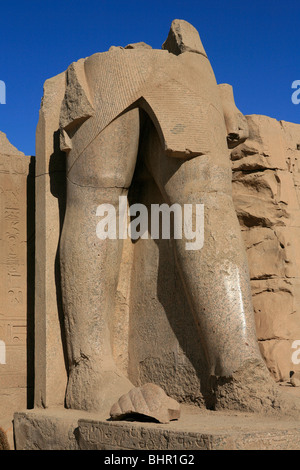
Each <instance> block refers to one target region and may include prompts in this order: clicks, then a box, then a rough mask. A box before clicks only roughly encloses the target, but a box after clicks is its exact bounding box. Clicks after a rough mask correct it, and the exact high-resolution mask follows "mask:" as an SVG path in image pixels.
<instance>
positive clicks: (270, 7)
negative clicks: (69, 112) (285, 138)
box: [0, 0, 300, 155]
mask: <svg viewBox="0 0 300 470" xmlns="http://www.w3.org/2000/svg"><path fill="white" fill-rule="evenodd" d="M0 8H1V9H0V46H1V51H0V80H3V81H5V83H6V87H7V98H6V99H7V104H6V105H0V130H1V131H3V132H5V133H6V134H7V136H8V138H9V140H10V141H11V142H12V143H13V144H14V145H15V146H16V147H18V148H19V150H22V151H23V152H25V153H26V154H28V155H34V154H35V128H36V124H37V121H38V111H39V106H40V100H41V97H42V94H43V83H44V81H45V80H46V79H47V78H49V77H52V76H54V75H56V74H58V73H60V72H62V71H63V70H65V69H66V68H67V67H68V65H69V64H70V63H71V62H73V61H75V60H78V59H79V58H81V57H87V56H89V55H91V54H93V53H95V52H103V51H105V50H107V49H108V48H109V47H110V46H111V45H121V46H125V45H127V44H128V43H130V42H138V41H144V42H146V43H148V44H150V45H151V46H152V47H154V48H160V47H161V44H162V43H163V42H164V40H165V39H166V37H167V34H168V31H169V28H170V24H171V22H172V20H173V19H175V18H179V19H185V20H187V21H189V22H190V23H192V24H193V25H194V26H195V27H196V28H197V29H198V31H199V33H200V36H201V39H202V42H203V44H204V47H205V49H206V51H207V53H208V56H209V58H210V60H211V63H212V66H213V68H214V72H215V75H216V78H217V81H218V83H225V82H226V83H230V84H232V85H233V87H234V93H235V98H236V103H237V106H238V107H239V108H240V110H241V111H242V112H243V113H244V114H265V115H268V116H271V117H274V118H276V119H283V120H286V121H291V122H296V123H300V104H299V105H294V104H292V101H291V94H292V91H293V90H292V89H291V84H292V82H293V81H294V80H300V47H299V46H300V4H299V0H260V1H259V0H250V1H245V2H244V1H242V0H223V1H221V0H210V1H207V0H205V1H204V0H185V1H181V0H152V1H148V2H145V1H143V0H139V1H137V0H126V1H117V0H51V1H50V0H27V1H25V0H24V1H20V0H19V1H16V0H9V1H7V0H0Z"/></svg>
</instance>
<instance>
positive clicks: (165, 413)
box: [110, 383, 180, 423]
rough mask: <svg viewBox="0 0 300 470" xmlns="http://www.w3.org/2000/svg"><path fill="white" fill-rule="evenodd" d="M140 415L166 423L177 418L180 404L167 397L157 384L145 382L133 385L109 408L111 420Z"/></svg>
mask: <svg viewBox="0 0 300 470" xmlns="http://www.w3.org/2000/svg"><path fill="white" fill-rule="evenodd" d="M133 415H141V416H140V417H141V418H142V417H143V418H145V417H149V418H154V419H156V420H157V421H159V422H160V423H168V422H169V421H171V420H174V419H179V417H180V405H179V403H177V401H176V400H174V399H173V398H170V397H168V395H166V393H165V392H164V391H163V389H162V388H160V387H159V386H158V385H155V384H153V383H147V384H145V385H143V386H142V387H135V388H133V389H132V390H130V391H129V392H128V393H126V394H125V395H122V396H121V397H120V399H119V400H118V402H117V403H115V404H114V405H113V406H112V408H111V410H110V416H111V418H112V419H113V420H122V419H127V418H130V417H133Z"/></svg>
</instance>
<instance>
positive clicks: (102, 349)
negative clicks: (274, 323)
mask: <svg viewBox="0 0 300 470" xmlns="http://www.w3.org/2000/svg"><path fill="white" fill-rule="evenodd" d="M60 134H61V135H60V139H61V149H62V150H63V151H65V152H66V153H67V208H66V215H65V219H64V225H63V231H62V238H61V247H60V263H61V266H60V267H61V277H62V294H63V306H64V314H65V331H66V342H67V352H68V362H69V379H68V386H67V393H66V404H67V407H69V408H75V409H85V410H103V409H109V408H110V407H111V405H113V403H114V402H115V401H116V400H117V399H118V398H119V397H120V396H121V395H122V394H124V393H126V392H128V391H129V390H130V389H131V388H132V387H133V385H132V383H131V382H130V381H129V379H128V377H126V376H125V375H124V374H123V373H122V372H121V371H120V370H119V369H118V368H117V366H116V364H115V362H114V359H113V354H112V312H113V311H114V304H115V296H116V289H117V282H118V276H119V267H120V262H121V255H122V244H123V240H122V239H119V238H117V239H109V238H106V239H103V240H100V239H99V238H97V235H96V228H95V226H96V223H95V213H96V208H97V206H99V205H100V204H110V205H113V206H114V207H115V209H116V213H117V214H118V208H119V197H120V196H127V194H128V191H129V189H130V186H131V183H132V179H133V175H134V171H135V168H136V163H137V158H138V155H141V156H142V157H141V158H142V165H144V166H145V167H146V169H147V171H148V172H149V173H150V175H151V176H152V178H153V179H154V181H155V183H156V185H157V187H158V188H159V191H160V193H161V196H162V198H163V199H164V202H165V203H166V204H169V205H172V204H180V205H181V206H183V205H184V204H203V205H204V214H205V216H204V223H205V225H204V227H205V228H204V245H203V248H202V249H201V250H194V251H193V250H186V240H185V238H184V237H183V238H182V239H176V240H174V244H173V245H174V257H175V259H176V264H177V266H178V269H179V272H180V277H181V281H182V286H183V292H184V295H186V297H187V299H188V301H189V304H190V307H191V310H192V312H193V316H194V322H195V328H197V330H198V332H199V335H200V337H201V342H202V344H203V347H204V350H205V355H206V360H207V374H208V376H209V377H210V378H211V393H212V394H213V395H214V406H215V408H216V409H218V408H222V407H224V408H235V409H244V410H252V411H260V410H261V409H262V407H264V406H266V407H268V406H269V407H270V408H272V407H273V408H274V407H276V406H277V405H276V404H275V405H274V403H275V402H276V391H275V387H274V383H273V381H272V379H271V377H270V374H269V372H268V370H267V368H266V366H265V364H264V362H263V360H262V358H261V355H260V352H259V349H258V343H257V339H256V332H255V324H254V315H253V307H252V301H251V292H250V286H249V274H248V266H247V259H246V253H245V249H244V245H243V241H242V238H241V232H240V226H239V223H238V220H237V217H236V213H235V210H234V207H233V202H232V195H231V164H230V154H229V149H228V148H233V147H234V146H236V145H239V144H240V143H241V142H243V141H244V140H245V139H246V138H247V136H248V130H247V123H246V120H245V118H244V117H243V116H242V114H241V113H240V112H239V111H238V109H237V108H236V107H235V105H234V101H233V96H232V90H231V87H229V86H228V85H219V86H218V85H217V83H216V80H215V77H214V73H213V70H212V68H211V65H210V62H209V60H208V58H207V55H206V53H205V50H204V48H203V45H202V43H201V40H200V38H199V34H198V32H197V31H196V30H195V29H194V28H193V27H192V26H191V25H190V24H188V23H186V22H185V21H179V20H175V21H174V22H173V23H172V26H171V30H170V33H169V36H168V38H167V40H166V42H165V43H164V45H163V49H162V50H153V49H151V48H150V47H149V46H147V45H145V44H144V43H138V44H136V45H134V44H132V45H130V46H127V48H125V49H123V48H118V47H113V48H111V49H110V50H109V51H108V52H104V53H99V54H94V55H93V56H91V57H89V58H87V59H81V60H80V61H78V62H76V63H73V64H71V65H70V67H69V69H68V71H67V86H66V92H65V97H64V100H63V102H62V106H61V114H60ZM199 393H200V391H199ZM278 406H279V405H278Z"/></svg>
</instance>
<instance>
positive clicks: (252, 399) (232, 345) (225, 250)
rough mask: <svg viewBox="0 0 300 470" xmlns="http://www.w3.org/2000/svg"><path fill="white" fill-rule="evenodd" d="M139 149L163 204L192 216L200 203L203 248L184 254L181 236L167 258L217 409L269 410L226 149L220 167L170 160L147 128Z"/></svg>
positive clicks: (205, 161)
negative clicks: (173, 264)
mask: <svg viewBox="0 0 300 470" xmlns="http://www.w3.org/2000/svg"><path fill="white" fill-rule="evenodd" d="M142 151H143V154H144V156H145V159H146V164H147V167H148V169H149V170H150V172H151V173H152V175H153V177H154V179H155V181H156V183H157V185H158V186H159V188H160V191H161V193H162V195H163V197H164V199H165V202H166V203H167V204H170V205H172V204H174V203H177V204H180V205H181V207H182V208H183V207H184V204H193V205H194V208H193V209H194V212H195V205H196V204H204V214H205V215H204V244H203V247H202V248H201V249H200V250H187V249H186V248H187V246H186V243H187V242H188V241H189V240H187V239H185V237H184V236H183V238H182V239H177V240H174V252H175V257H176V261H177V265H178V268H179V271H180V274H181V278H182V283H183V287H184V290H185V293H186V296H187V298H188V300H189V302H190V305H191V308H192V311H193V313H194V318H195V322H196V324H197V326H198V328H199V334H200V335H201V337H202V342H203V346H204V349H205V351H206V357H207V362H208V368H209V373H210V375H211V377H212V388H213V390H212V393H214V396H215V406H216V408H218V407H225V408H239V409H245V410H250V409H252V410H261V408H262V407H263V406H264V405H265V404H266V403H264V405H262V401H263V400H266V402H267V404H268V405H270V407H271V406H272V402H273V401H274V393H275V389H274V381H273V379H272V378H271V376H270V374H269V372H268V370H267V367H266V366H265V364H264V362H263V359H262V357H261V355H260V352H259V348H258V342H257V338H256V331H255V323H254V313H253V308H252V301H251V291H250V281H249V274H248V264H247V258H246V253H245V248H244V245H243V240H242V237H241V231H240V226H239V222H238V220H237V217H236V213H235V210H234V206H233V202H232V195H231V169H230V165H229V156H228V154H227V156H226V149H225V156H224V164H222V162H221V163H220V161H219V159H218V157H216V156H214V155H203V156H198V157H195V158H192V159H189V160H184V159H182V160H181V159H176V158H172V157H171V158H170V157H167V156H166V155H165V152H164V151H163V149H162V147H161V144H160V141H159V139H158V136H157V134H156V132H155V129H154V127H153V126H151V125H150V126H149V129H148V132H147V135H144V138H143V147H142ZM226 159H228V164H227V163H225V162H226ZM182 231H183V232H184V230H182ZM261 399H263V400H261Z"/></svg>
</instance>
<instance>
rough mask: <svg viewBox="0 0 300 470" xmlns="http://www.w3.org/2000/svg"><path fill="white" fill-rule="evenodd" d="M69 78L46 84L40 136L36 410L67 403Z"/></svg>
mask: <svg viewBox="0 0 300 470" xmlns="http://www.w3.org/2000/svg"><path fill="white" fill-rule="evenodd" d="M64 93H65V74H64V73H62V74H60V75H58V76H56V77H53V78H51V79H49V80H47V81H46V82H45V85H44V97H43V101H42V106H41V110H40V116H39V122H38V126H37V132H36V283H35V351H36V357H35V406H37V407H50V406H58V405H63V404H64V396H65V389H66V382H67V373H66V366H65V361H64V350H63V333H62V330H63V315H62V308H61V293H60V272H59V258H58V246H59V237H60V231H61V226H62V222H63V216H64V205H65V187H66V185H65V156H64V153H62V152H60V150H59V134H58V128H59V114H60V107H61V102H62V100H63V97H64Z"/></svg>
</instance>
